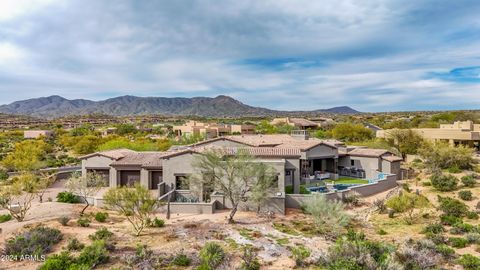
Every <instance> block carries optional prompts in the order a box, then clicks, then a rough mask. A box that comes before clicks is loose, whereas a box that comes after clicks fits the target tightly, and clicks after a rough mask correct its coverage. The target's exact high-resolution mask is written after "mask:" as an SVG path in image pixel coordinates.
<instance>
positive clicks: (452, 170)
mask: <svg viewBox="0 0 480 270" xmlns="http://www.w3.org/2000/svg"><path fill="white" fill-rule="evenodd" d="M448 172H449V173H461V172H462V169H460V168H459V167H458V166H452V167H450V168H448Z"/></svg>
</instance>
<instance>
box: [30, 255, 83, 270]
mask: <svg viewBox="0 0 480 270" xmlns="http://www.w3.org/2000/svg"><path fill="white" fill-rule="evenodd" d="M74 263H75V258H74V257H73V256H72V255H71V254H70V252H68V251H63V252H61V253H60V254H54V255H52V256H49V257H48V258H47V259H46V260H45V262H44V263H43V264H42V265H41V266H40V267H39V268H38V269H39V270H68V269H70V267H71V265H72V264H74ZM77 269H78V268H77Z"/></svg>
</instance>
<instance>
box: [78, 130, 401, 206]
mask: <svg viewBox="0 0 480 270" xmlns="http://www.w3.org/2000/svg"><path fill="white" fill-rule="evenodd" d="M210 149H220V150H221V151H223V152H224V153H225V154H226V155H234V154H235V153H236V152H237V151H238V150H239V149H244V150H246V151H248V152H249V153H250V154H251V155H253V156H255V157H256V158H257V161H258V162H264V163H268V164H269V165H271V166H272V167H273V168H274V169H275V171H276V174H277V180H278V182H277V183H276V185H275V187H274V189H273V190H272V194H274V195H272V196H273V197H272V198H271V202H272V203H273V204H274V207H275V209H277V210H278V212H283V211H284V208H285V205H286V201H285V199H286V187H287V186H291V188H292V189H293V193H294V194H299V193H300V185H302V184H308V183H310V181H317V180H318V178H330V179H338V178H339V177H340V175H342V174H343V172H345V169H346V168H348V170H349V171H348V175H349V176H355V177H359V178H366V179H369V180H372V181H377V180H378V179H380V178H382V177H383V176H384V175H390V179H392V181H395V180H396V176H395V175H393V174H398V172H399V170H400V162H401V160H402V159H401V158H399V157H396V156H394V155H393V154H392V153H390V152H388V151H386V150H381V149H365V148H347V147H346V146H345V145H344V144H343V143H342V142H339V141H335V140H319V139H316V138H309V137H308V132H305V131H302V132H295V133H293V134H292V135H285V134H281V135H237V136H224V137H218V138H214V139H210V140H206V141H203V142H200V143H196V144H193V145H189V146H185V147H178V148H176V149H175V150H171V151H167V152H135V151H131V150H125V149H122V150H113V151H106V152H98V153H93V154H90V155H86V156H83V157H81V158H80V159H81V160H82V173H83V174H84V175H85V174H86V173H88V172H89V171H96V172H97V173H101V174H103V175H105V177H108V180H109V186H110V187H117V186H130V185H133V184H135V183H140V184H142V185H144V186H146V187H148V188H149V189H152V190H158V196H160V197H162V196H164V195H165V194H169V192H174V193H175V198H176V199H177V200H178V199H179V198H181V197H183V198H191V197H193V196H194V194H193V193H191V191H190V190H189V183H188V181H187V179H188V177H189V176H190V175H193V174H197V173H198V172H197V171H195V168H194V167H193V166H192V161H193V160H194V159H195V156H197V155H201V154H202V153H203V152H204V151H208V150H210ZM362 170H363V171H364V174H355V175H352V174H350V173H351V172H353V171H355V172H356V173H357V172H359V171H362ZM392 177H394V178H392ZM381 191H383V190H381ZM200 192H201V195H200V196H198V198H201V199H200V200H201V201H208V200H209V199H210V198H213V196H218V195H215V194H214V193H215V192H214V190H212V189H207V190H205V189H204V190H202V191H200ZM195 195H198V194H195ZM162 198H163V197H162ZM216 198H218V197H216ZM223 205H225V202H224V203H223ZM203 206H204V205H203ZM178 211H189V209H183V210H178Z"/></svg>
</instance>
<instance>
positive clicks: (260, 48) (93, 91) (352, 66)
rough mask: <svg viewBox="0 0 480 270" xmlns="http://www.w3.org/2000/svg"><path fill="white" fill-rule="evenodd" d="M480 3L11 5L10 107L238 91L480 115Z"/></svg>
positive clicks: (4, 31)
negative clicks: (50, 99)
mask: <svg viewBox="0 0 480 270" xmlns="http://www.w3.org/2000/svg"><path fill="white" fill-rule="evenodd" d="M478 14H480V3H479V2H478V1H467V0H464V1H462V0H457V1H434V0H431V1H422V0H416V1H402V0H390V1H389V0H365V1H355V0H350V1H346V0H319V1H303V0H296V1H293V0H292V1H285V0H271V1H268V0H266V1H247V0H246V1H208V0H203V1H187V0H186V1H153V0H152V1H146V0H144V1H135V0H131V1H126V0H115V1H113V0H111V1H96V0H82V1H80V0H78V1H74V0H1V1H0V104H5V103H10V102H12V101H15V100H19V99H27V98H33V97H40V96H49V95H62V96H64V97H66V98H85V99H93V100H100V99H105V98H109V97H114V96H119V95H138V96H167V97H176V96H182V97H192V96H212V97H213V96H216V95H220V94H223V95H230V96H232V97H234V98H237V99H239V100H240V101H242V102H244V103H247V104H250V105H255V106H263V107H269V108H274V109H285V110H300V109H305V110H310V109H319V108H328V107H333V106H342V105H348V106H351V107H353V108H355V109H358V110H362V111H398V110H442V109H480V105H479V104H480V16H478Z"/></svg>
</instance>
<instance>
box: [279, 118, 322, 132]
mask: <svg viewBox="0 0 480 270" xmlns="http://www.w3.org/2000/svg"><path fill="white" fill-rule="evenodd" d="M270 124H272V125H281V124H283V125H289V126H292V127H294V128H295V129H301V130H305V129H315V128H319V127H320V124H318V123H315V122H313V121H310V120H308V119H304V118H291V117H284V118H275V119H273V120H272V121H271V122H270Z"/></svg>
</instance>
